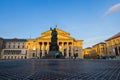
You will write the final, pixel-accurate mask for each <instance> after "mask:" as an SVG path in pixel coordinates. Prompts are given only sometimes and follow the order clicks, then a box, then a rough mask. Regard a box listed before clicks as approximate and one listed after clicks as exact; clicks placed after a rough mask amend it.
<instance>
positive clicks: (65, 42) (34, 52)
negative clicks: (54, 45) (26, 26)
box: [26, 28, 83, 58]
mask: <svg viewBox="0 0 120 80" xmlns="http://www.w3.org/2000/svg"><path fill="white" fill-rule="evenodd" d="M56 30H57V32H58V36H57V37H58V45H59V51H60V52H61V54H62V55H63V56H65V58H73V57H74V54H77V57H78V58H83V54H82V45H83V44H82V42H83V40H75V38H73V37H71V36H70V33H68V32H66V31H63V30H61V29H59V28H56ZM50 42H51V30H48V31H45V32H43V33H42V34H41V36H40V37H37V38H35V39H28V40H27V42H26V47H27V49H28V50H27V52H28V54H27V58H33V57H38V58H42V57H43V56H45V55H46V54H48V51H49V46H50Z"/></svg>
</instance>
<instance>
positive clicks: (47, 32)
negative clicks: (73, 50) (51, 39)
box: [41, 28, 70, 36]
mask: <svg viewBox="0 0 120 80" xmlns="http://www.w3.org/2000/svg"><path fill="white" fill-rule="evenodd" d="M56 30H57V32H58V34H63V35H70V33H68V32H66V31H64V30H61V29H59V28H56ZM41 35H42V36H45V35H51V30H48V31H45V32H43V33H42V34H41Z"/></svg>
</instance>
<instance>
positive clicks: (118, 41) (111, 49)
mask: <svg viewBox="0 0 120 80" xmlns="http://www.w3.org/2000/svg"><path fill="white" fill-rule="evenodd" d="M106 48H107V54H108V55H109V56H120V32H119V33H117V34H116V35H114V36H112V37H110V38H109V39H107V40H106Z"/></svg>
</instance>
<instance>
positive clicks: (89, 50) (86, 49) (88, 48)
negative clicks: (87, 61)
mask: <svg viewBox="0 0 120 80" xmlns="http://www.w3.org/2000/svg"><path fill="white" fill-rule="evenodd" d="M91 51H92V48H91V47H87V48H85V49H83V54H84V55H89V54H90V53H91Z"/></svg>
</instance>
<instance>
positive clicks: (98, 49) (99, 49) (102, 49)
mask: <svg viewBox="0 0 120 80" xmlns="http://www.w3.org/2000/svg"><path fill="white" fill-rule="evenodd" d="M92 53H95V54H97V55H98V56H106V55H107V54H106V43H104V42H100V43H98V44H96V45H93V46H92Z"/></svg>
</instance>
